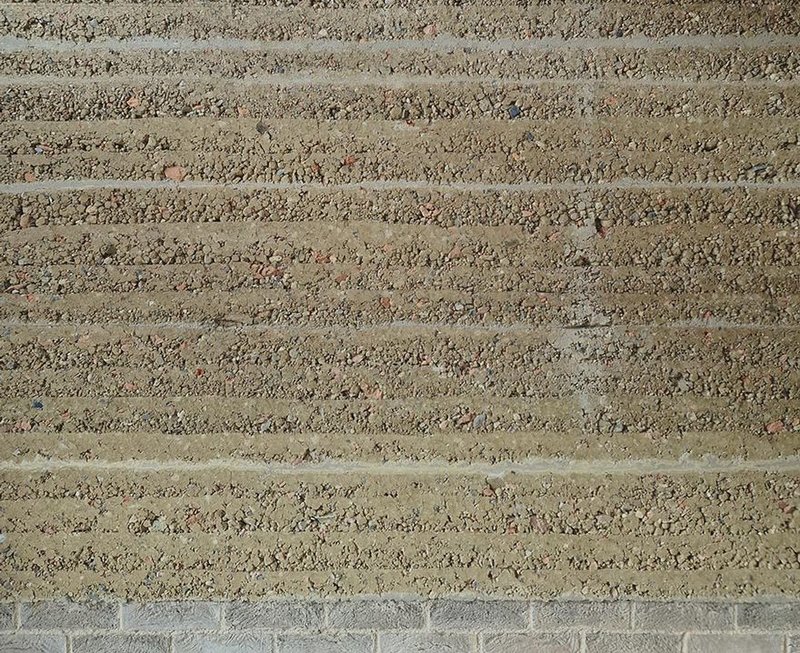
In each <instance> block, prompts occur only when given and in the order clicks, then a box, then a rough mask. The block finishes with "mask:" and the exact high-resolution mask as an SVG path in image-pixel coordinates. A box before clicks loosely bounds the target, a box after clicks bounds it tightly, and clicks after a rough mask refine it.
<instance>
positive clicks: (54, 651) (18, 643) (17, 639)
mask: <svg viewBox="0 0 800 653" xmlns="http://www.w3.org/2000/svg"><path fill="white" fill-rule="evenodd" d="M0 651H2V652H3V653H66V651H67V639H66V637H64V636H63V635H49V634H48V635H31V634H13V635H11V634H7V633H4V634H0ZM73 651H75V649H73ZM75 653H79V652H78V651H75ZM98 653H99V652H98Z"/></svg>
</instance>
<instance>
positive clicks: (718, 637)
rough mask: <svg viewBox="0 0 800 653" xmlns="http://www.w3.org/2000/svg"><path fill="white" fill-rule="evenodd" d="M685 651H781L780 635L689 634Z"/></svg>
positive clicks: (692, 652) (754, 652)
mask: <svg viewBox="0 0 800 653" xmlns="http://www.w3.org/2000/svg"><path fill="white" fill-rule="evenodd" d="M686 651H687V653H723V652H724V653H783V636H781V635H744V634H742V635H738V634H737V635H732V634H700V635H694V634H692V635H689V640H688V643H687V647H686Z"/></svg>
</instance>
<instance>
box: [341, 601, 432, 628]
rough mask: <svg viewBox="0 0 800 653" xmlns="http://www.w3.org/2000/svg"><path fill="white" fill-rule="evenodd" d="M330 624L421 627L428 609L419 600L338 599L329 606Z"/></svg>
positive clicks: (367, 626)
mask: <svg viewBox="0 0 800 653" xmlns="http://www.w3.org/2000/svg"><path fill="white" fill-rule="evenodd" d="M328 625H329V626H330V627H331V628H336V629H341V630H360V629H369V630H403V629H409V628H422V627H423V626H424V625H425V611H424V607H423V605H422V603H420V602H419V601H389V600H387V601H382V600H371V599H363V600H361V599H354V600H348V601H338V602H336V603H332V604H330V605H329V606H328Z"/></svg>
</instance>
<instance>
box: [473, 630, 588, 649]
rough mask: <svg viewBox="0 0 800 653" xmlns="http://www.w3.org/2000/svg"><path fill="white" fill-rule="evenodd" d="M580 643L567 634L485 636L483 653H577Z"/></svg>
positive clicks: (576, 638) (576, 636)
mask: <svg viewBox="0 0 800 653" xmlns="http://www.w3.org/2000/svg"><path fill="white" fill-rule="evenodd" d="M580 647H581V641H580V638H579V637H578V635H574V634H569V633H557V634H550V635H547V634H544V633H506V634H503V635H487V636H486V637H485V638H484V640H483V650H484V653H578V651H580Z"/></svg>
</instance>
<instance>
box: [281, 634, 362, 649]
mask: <svg viewBox="0 0 800 653" xmlns="http://www.w3.org/2000/svg"><path fill="white" fill-rule="evenodd" d="M374 648H375V642H374V637H373V636H372V635H365V634H337V635H302V634H289V633H286V634H282V635H278V637H277V648H276V653H373V651H374Z"/></svg>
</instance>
